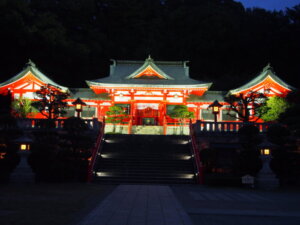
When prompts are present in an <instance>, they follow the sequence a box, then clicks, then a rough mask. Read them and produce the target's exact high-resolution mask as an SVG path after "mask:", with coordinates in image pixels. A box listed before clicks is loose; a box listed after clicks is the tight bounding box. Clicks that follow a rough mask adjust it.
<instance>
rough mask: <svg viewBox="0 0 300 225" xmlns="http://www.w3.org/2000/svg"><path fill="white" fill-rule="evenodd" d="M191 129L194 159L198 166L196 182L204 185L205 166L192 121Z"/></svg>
mask: <svg viewBox="0 0 300 225" xmlns="http://www.w3.org/2000/svg"><path fill="white" fill-rule="evenodd" d="M189 128H190V138H191V145H192V153H193V156H194V157H193V158H194V163H195V165H196V182H197V183H198V184H203V183H204V180H203V165H202V162H201V160H200V152H199V148H198V144H197V139H196V135H195V131H194V127H193V123H192V121H190V124H189Z"/></svg>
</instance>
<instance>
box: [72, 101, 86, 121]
mask: <svg viewBox="0 0 300 225" xmlns="http://www.w3.org/2000/svg"><path fill="white" fill-rule="evenodd" d="M72 104H73V105H75V110H76V112H77V117H78V118H79V117H80V113H81V112H82V107H83V106H84V105H86V104H85V103H84V102H83V101H82V100H81V99H80V98H77V99H76V100H75V101H74V102H72Z"/></svg>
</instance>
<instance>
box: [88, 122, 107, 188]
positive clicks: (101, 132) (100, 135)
mask: <svg viewBox="0 0 300 225" xmlns="http://www.w3.org/2000/svg"><path fill="white" fill-rule="evenodd" d="M104 130H105V118H103V122H102V124H101V126H100V129H99V131H98V135H97V139H96V143H95V145H94V147H93V149H92V155H91V158H90V160H89V164H88V169H87V182H91V181H92V180H93V170H94V166H95V163H96V159H97V156H98V155H99V154H100V153H101V146H102V142H103V137H104Z"/></svg>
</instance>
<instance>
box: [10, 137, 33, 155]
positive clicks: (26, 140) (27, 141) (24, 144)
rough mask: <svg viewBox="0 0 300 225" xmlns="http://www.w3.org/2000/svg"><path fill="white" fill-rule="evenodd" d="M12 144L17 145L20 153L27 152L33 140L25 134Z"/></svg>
mask: <svg viewBox="0 0 300 225" xmlns="http://www.w3.org/2000/svg"><path fill="white" fill-rule="evenodd" d="M14 142H15V143H16V144H18V145H19V149H20V150H21V151H29V150H30V147H31V144H32V143H33V140H32V139H31V138H30V137H28V136H27V135H26V134H24V135H23V136H21V137H19V138H18V139H16V140H15V141H14Z"/></svg>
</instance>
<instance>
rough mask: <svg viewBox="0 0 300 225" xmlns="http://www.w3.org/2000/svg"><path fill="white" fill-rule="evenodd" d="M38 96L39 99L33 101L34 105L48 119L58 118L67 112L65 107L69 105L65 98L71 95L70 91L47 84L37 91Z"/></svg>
mask: <svg viewBox="0 0 300 225" xmlns="http://www.w3.org/2000/svg"><path fill="white" fill-rule="evenodd" d="M36 96H37V100H36V101H34V102H33V103H32V106H33V107H35V108H36V109H37V110H38V111H39V112H40V113H41V114H42V115H43V116H45V117H46V118H47V119H49V120H51V119H56V118H58V117H59V116H62V115H64V114H66V111H65V110H64V109H65V108H66V107H68V105H67V102H65V101H64V100H66V99H67V98H68V97H69V93H67V92H64V91H62V90H60V89H59V88H57V87H55V86H53V85H50V84H47V85H45V86H42V87H41V89H40V90H38V91H37V92H36Z"/></svg>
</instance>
